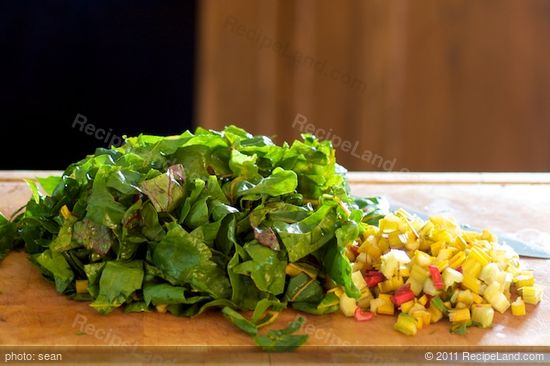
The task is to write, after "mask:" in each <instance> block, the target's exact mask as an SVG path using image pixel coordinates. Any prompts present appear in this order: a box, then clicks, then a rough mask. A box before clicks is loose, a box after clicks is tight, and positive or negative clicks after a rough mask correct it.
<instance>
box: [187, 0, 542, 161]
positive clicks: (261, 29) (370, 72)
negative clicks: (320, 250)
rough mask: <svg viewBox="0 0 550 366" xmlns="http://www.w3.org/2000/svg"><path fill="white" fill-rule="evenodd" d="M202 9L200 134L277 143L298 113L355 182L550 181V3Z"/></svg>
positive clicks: (364, 1)
mask: <svg viewBox="0 0 550 366" xmlns="http://www.w3.org/2000/svg"><path fill="white" fill-rule="evenodd" d="M199 6H200V18H199V24H200V29H199V34H200V36H199V58H198V65H199V70H198V73H197V85H198V91H197V95H198V102H197V111H198V112H197V116H196V121H197V123H198V124H200V125H203V126H205V127H208V128H221V127H222V126H223V125H225V124H227V123H234V124H238V125H240V126H243V127H244V128H247V129H249V130H251V131H253V132H254V133H262V134H267V135H272V136H277V140H278V141H282V140H290V139H293V138H296V137H298V136H299V134H300V131H299V129H297V128H295V127H292V125H293V121H294V120H295V118H296V116H297V115H298V114H300V115H302V116H304V117H305V118H307V120H308V122H311V123H312V124H313V125H314V126H315V127H316V128H324V129H325V130H327V131H328V130H329V129H332V132H333V134H334V136H337V137H336V138H340V139H341V140H342V141H349V142H350V143H351V144H353V145H355V144H356V143H357V144H358V147H357V148H356V150H355V153H351V152H349V151H346V150H349V147H348V146H346V147H344V145H343V144H342V145H341V146H340V147H339V149H338V155H337V156H338V159H339V160H340V161H341V162H342V163H343V164H344V165H345V166H347V167H348V168H350V169H353V170H390V169H391V170H400V169H408V170H411V171H548V170H550V1H547V0H414V1H410V0H343V1H331V0H318V1H314V0H300V1H290V0H259V1H257V0H201V1H200V4H199ZM336 73H337V74H336ZM364 150H368V151H370V152H372V153H373V154H378V155H379V156H380V157H383V161H384V162H385V163H386V164H385V165H384V166H380V161H381V159H378V160H374V156H371V157H370V158H369V155H368V153H367V154H366V155H365V156H364V157H363V158H358V157H356V155H357V153H358V152H359V153H360V152H362V151H364Z"/></svg>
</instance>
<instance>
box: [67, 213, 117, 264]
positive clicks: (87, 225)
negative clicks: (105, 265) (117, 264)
mask: <svg viewBox="0 0 550 366" xmlns="http://www.w3.org/2000/svg"><path fill="white" fill-rule="evenodd" d="M72 235H73V239H74V240H75V241H76V242H77V243H78V244H81V245H83V246H85V247H86V248H88V249H90V250H92V251H93V252H94V253H97V254H99V255H100V256H104V255H106V254H107V253H108V252H109V250H110V249H111V247H112V246H113V240H114V239H113V236H112V233H111V230H109V229H108V228H107V227H106V226H104V225H100V224H97V223H96V222H94V221H92V220H89V219H87V218H85V219H84V220H82V221H78V222H75V223H74V226H73V234H72Z"/></svg>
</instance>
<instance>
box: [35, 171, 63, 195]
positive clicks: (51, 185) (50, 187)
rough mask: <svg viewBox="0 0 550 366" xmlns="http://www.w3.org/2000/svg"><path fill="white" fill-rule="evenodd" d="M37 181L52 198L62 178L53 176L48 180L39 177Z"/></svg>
mask: <svg viewBox="0 0 550 366" xmlns="http://www.w3.org/2000/svg"><path fill="white" fill-rule="evenodd" d="M36 179H37V180H38V183H40V186H41V187H42V189H43V190H44V192H46V194H47V195H48V196H51V195H52V194H53V192H54V190H55V188H56V187H57V186H58V184H59V183H60V182H61V177H58V176H53V175H52V176H49V177H46V178H40V177H37V178H36Z"/></svg>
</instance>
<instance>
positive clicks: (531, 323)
mask: <svg viewBox="0 0 550 366" xmlns="http://www.w3.org/2000/svg"><path fill="white" fill-rule="evenodd" d="M12 176H13V173H12ZM0 177H1V174H0ZM369 177H372V178H373V180H374V181H376V183H369ZM427 177H429V175H427ZM387 178H388V179H387V180H386V181H385V182H383V183H382V182H381V177H380V176H379V175H376V174H369V173H361V174H352V175H351V179H352V190H353V193H355V194H361V195H372V194H382V195H385V196H387V197H388V198H390V199H391V200H393V201H394V202H400V203H403V204H406V205H407V206H410V207H414V208H417V209H422V210H426V211H428V212H430V213H434V214H449V215H452V216H454V217H456V218H458V219H460V220H462V221H464V222H467V223H470V224H475V225H477V226H482V227H488V228H496V229H499V230H502V231H506V232H507V233H510V234H511V235H516V236H517V237H519V238H522V239H527V240H529V241H530V242H532V243H533V245H541V246H548V245H550V221H549V220H548V207H550V183H546V184H540V183H539V184H527V183H515V184H491V183H484V184H481V183H480V182H479V181H470V182H463V183H460V184H458V183H453V184H441V183H437V184H434V183H433V181H432V182H430V179H427V180H426V183H422V175H421V174H420V175H419V174H414V175H412V174H411V176H410V178H409V180H410V181H414V182H415V184H410V183H395V182H393V183H392V181H391V175H387ZM433 178H434V177H433V176H432V177H431V179H432V180H433ZM442 178H443V176H442ZM446 178H447V179H449V180H450V181H453V180H456V178H455V179H451V178H452V177H451V176H450V175H447V176H446ZM523 178H524V179H523V181H526V180H531V181H533V182H536V181H540V180H541V179H542V178H543V177H541V176H538V175H529V176H528V177H526V176H524V177H523ZM527 178H529V179H527ZM509 179H510V181H514V180H515V179H516V178H514V176H513V175H510V176H509ZM354 180H355V181H356V182H355V183H354V182H353V181H354ZM29 196H30V193H29V191H28V189H27V188H26V187H25V185H24V184H23V183H21V182H17V181H15V180H8V181H3V182H2V179H1V178H0V210H1V211H2V212H3V213H4V214H7V215H9V214H11V213H12V212H13V211H14V210H16V209H17V208H18V207H20V206H21V205H23V204H24V203H25V201H26V200H27V199H28V198H29ZM523 262H524V264H525V266H527V267H529V268H532V269H534V270H535V274H536V280H537V282H538V283H539V284H541V285H542V286H544V288H545V292H546V293H545V295H544V300H543V301H542V303H541V304H539V305H538V306H532V305H528V306H527V312H528V313H527V315H526V316H525V317H513V316H512V315H511V314H510V313H506V314H505V315H500V314H498V315H497V316H496V319H495V326H494V327H493V328H491V329H476V328H473V329H471V330H470V332H469V333H468V334H467V335H466V336H457V335H452V334H449V325H448V323H446V322H440V323H438V324H433V325H430V326H429V327H428V328H426V329H423V330H421V331H419V332H418V335H417V336H416V337H407V336H404V335H402V334H400V333H397V332H395V331H394V330H393V329H392V325H393V323H394V322H395V318H394V317H391V316H383V315H381V316H377V317H376V318H375V319H374V320H373V321H370V322H364V323H360V322H356V321H354V320H353V319H348V318H345V317H343V316H342V315H340V314H331V315H327V316H312V315H306V323H305V325H304V326H303V328H302V330H303V331H304V332H305V333H307V334H309V335H310V339H309V341H308V343H307V346H305V347H302V348H301V349H300V350H299V351H298V352H296V353H294V354H269V355H268V354H265V353H261V352H258V351H257V350H256V349H255V347H254V346H253V344H252V342H251V339H250V338H249V337H248V336H246V335H244V334H243V333H241V332H240V331H238V330H236V329H235V328H233V326H232V325H230V324H229V323H228V322H226V321H224V320H223V318H222V317H221V316H220V315H219V314H217V313H216V312H210V313H207V314H204V315H202V316H200V317H198V318H195V319H186V318H177V317H174V316H171V315H168V314H159V313H146V314H124V313H123V312H122V311H120V310H119V311H114V312H113V313H112V314H110V315H108V316H101V315H99V314H97V313H96V312H95V311H94V310H93V309H92V308H91V307H89V306H88V304H87V303H80V302H75V301H72V300H70V299H67V298H65V297H63V296H60V295H58V294H57V293H56V292H55V289H54V287H53V286H52V284H51V283H49V282H47V281H46V280H45V279H43V278H42V277H41V276H40V274H39V272H38V270H37V269H36V268H35V267H33V266H32V265H31V263H30V262H29V261H28V260H27V256H26V254H25V253H22V252H17V253H12V254H10V255H9V256H8V257H7V258H6V259H5V260H4V261H3V262H2V263H1V264H0V291H1V292H0V351H1V352H3V353H7V352H8V351H9V352H11V351H13V350H29V349H30V350H33V352H39V351H47V352H55V351H56V350H57V351H58V352H62V353H63V354H65V360H66V361H67V362H69V361H74V362H77V361H78V362H83V361H87V360H89V358H94V360H96V361H98V360H104V361H107V360H110V361H118V362H125V363H126V362H127V363H132V364H148V363H149V362H151V361H157V362H158V361H166V362H171V361H174V360H175V361H176V363H179V362H183V361H189V362H191V361H192V362H196V363H227V364H235V363H238V364H240V363H246V362H251V363H271V364H285V363H292V364H299V363H311V362H315V363H319V364H323V363H330V362H348V363H355V362H357V363H362V364H365V362H367V363H373V362H385V363H386V364H392V363H399V362H404V361H411V362H414V363H419V364H420V363H422V362H423V357H422V355H423V352H425V351H434V350H445V351H451V350H464V349H466V350H488V349H491V350H522V351H546V352H549V351H550V347H549V345H550V296H549V295H550V289H549V287H550V261H548V260H536V259H524V260H523ZM296 315H297V314H296V313H295V312H293V311H290V310H289V311H286V312H285V313H284V315H283V316H282V317H281V319H280V321H279V322H278V325H283V324H284V323H285V322H286V321H288V320H291V319H293V318H294V317H295V316H296ZM75 346H78V348H75ZM159 346H162V348H159ZM75 350H78V351H75ZM159 350H161V351H159ZM404 350H407V351H408V352H406V353H403V352H402V351H404ZM159 352H160V354H159ZM154 357H157V358H156V359H155V358H154ZM159 357H160V358H159ZM369 361H370V362H369Z"/></svg>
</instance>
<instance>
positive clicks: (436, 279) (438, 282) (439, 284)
mask: <svg viewBox="0 0 550 366" xmlns="http://www.w3.org/2000/svg"><path fill="white" fill-rule="evenodd" d="M428 269H429V270H430V274H431V275H432V281H433V283H434V286H435V288H436V289H438V290H441V289H443V279H442V278H441V273H440V272H439V268H437V266H434V265H430V266H428Z"/></svg>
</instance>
